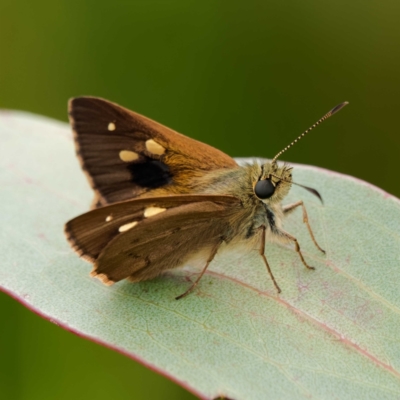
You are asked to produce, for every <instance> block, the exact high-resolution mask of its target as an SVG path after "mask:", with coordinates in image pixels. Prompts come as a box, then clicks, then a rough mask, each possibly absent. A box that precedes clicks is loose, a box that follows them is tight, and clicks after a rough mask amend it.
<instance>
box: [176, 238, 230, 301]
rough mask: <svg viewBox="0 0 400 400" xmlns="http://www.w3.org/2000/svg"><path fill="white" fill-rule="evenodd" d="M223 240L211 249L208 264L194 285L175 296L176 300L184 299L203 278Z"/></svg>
mask: <svg viewBox="0 0 400 400" xmlns="http://www.w3.org/2000/svg"><path fill="white" fill-rule="evenodd" d="M222 242H223V240H222V239H221V240H220V241H219V242H218V243H217V244H216V245H215V246H214V247H213V249H212V250H211V254H210V256H209V257H208V259H207V262H206V265H205V267H204V268H203V270H202V271H201V273H200V275H199V276H198V277H197V279H196V280H195V281H194V282H193V284H192V286H190V288H189V289H188V290H186V292H185V293H182V294H181V295H179V296H178V297H175V300H179V299H182V298H183V297H186V296H187V295H188V294H189V293H190V292H191V291H192V290H193V289H194V288H195V287H196V286H197V284H198V283H199V281H200V279H201V278H202V276H203V275H204V273H205V272H206V271H207V268H208V266H209V265H210V263H211V261H212V260H213V259H214V257H215V255H216V254H217V251H218V249H219V246H221V244H222Z"/></svg>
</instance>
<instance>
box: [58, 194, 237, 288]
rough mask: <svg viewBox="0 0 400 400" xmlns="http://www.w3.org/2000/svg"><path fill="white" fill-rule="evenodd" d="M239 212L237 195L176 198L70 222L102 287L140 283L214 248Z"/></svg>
mask: <svg viewBox="0 0 400 400" xmlns="http://www.w3.org/2000/svg"><path fill="white" fill-rule="evenodd" d="M238 207H241V205H240V200H239V199H237V198H236V197H233V196H218V195H178V196H165V197H158V198H143V199H134V200H129V201H125V202H120V203H115V204H112V205H109V206H106V207H102V208H98V209H96V210H92V211H89V212H88V213H86V214H83V215H81V216H79V217H76V218H74V219H72V220H71V221H69V222H68V223H67V224H66V225H65V233H66V236H67V239H68V241H69V242H70V244H71V246H72V247H73V248H74V250H75V251H76V252H77V253H78V254H79V255H80V256H81V257H82V258H84V259H86V260H87V261H89V262H92V263H93V264H94V271H93V274H92V275H93V276H98V277H99V278H100V279H101V280H102V281H103V283H108V284H109V283H112V282H116V281H119V280H121V279H124V278H127V277H131V279H132V280H135V281H140V280H145V279H150V278H152V277H154V276H157V275H158V274H160V273H161V272H162V271H163V270H165V269H171V268H175V267H177V266H179V265H181V264H182V263H183V262H185V261H186V260H187V259H188V258H189V256H190V255H192V254H195V253H197V252H199V251H201V250H202V249H207V248H208V247H210V246H213V244H214V243H215V241H218V240H220V239H221V236H223V235H224V233H225V232H226V230H227V229H228V216H230V215H232V213H234V212H236V211H237V209H238Z"/></svg>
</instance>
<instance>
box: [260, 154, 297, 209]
mask: <svg viewBox="0 0 400 400" xmlns="http://www.w3.org/2000/svg"><path fill="white" fill-rule="evenodd" d="M292 169H293V168H292V167H289V166H288V165H286V164H284V165H282V166H279V165H278V164H277V163H276V162H267V163H265V164H264V165H262V166H261V173H260V176H259V177H258V180H257V182H255V184H254V194H255V195H256V196H257V197H258V198H259V199H260V200H262V201H264V202H268V203H276V202H281V201H282V200H283V198H284V197H285V196H286V195H287V194H288V193H289V190H290V187H291V185H292Z"/></svg>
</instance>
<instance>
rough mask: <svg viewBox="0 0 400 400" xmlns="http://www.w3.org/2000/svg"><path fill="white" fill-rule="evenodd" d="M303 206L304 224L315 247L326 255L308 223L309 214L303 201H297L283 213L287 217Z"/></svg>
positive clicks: (285, 207) (284, 209)
mask: <svg viewBox="0 0 400 400" xmlns="http://www.w3.org/2000/svg"><path fill="white" fill-rule="evenodd" d="M299 206H301V208H302V209H303V222H304V223H305V224H306V226H307V229H308V232H309V234H310V236H311V239H312V241H313V242H314V244H315V246H316V247H317V249H318V250H320V251H322V253H324V254H325V253H326V252H325V250H324V249H323V248H322V247H321V246H320V245H319V244H318V243H317V241H316V239H315V236H314V233H313V231H312V229H311V226H310V223H309V222H308V214H307V210H306V206H305V205H304V203H303V200H300V201H297V202H296V203H293V204H288V205H287V206H284V207H283V212H284V214H285V215H288V214H290V213H291V212H292V211H293V210H295V209H296V208H297V207H299Z"/></svg>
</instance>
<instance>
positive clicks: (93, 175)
mask: <svg viewBox="0 0 400 400" xmlns="http://www.w3.org/2000/svg"><path fill="white" fill-rule="evenodd" d="M69 115H70V121H71V125H72V127H73V130H74V133H75V143H76V149H77V154H78V157H79V159H80V162H81V165H82V168H83V169H84V171H85V172H86V174H87V177H88V179H89V182H90V184H91V186H92V187H93V189H94V190H95V193H96V195H97V197H98V201H97V202H96V204H97V205H105V204H110V203H114V202H118V201H123V200H127V199H131V198H133V197H137V196H141V195H146V196H147V195H157V196H160V195H163V194H167V193H170V194H173V193H177V194H178V193H190V192H192V191H193V188H192V187H191V183H192V182H193V181H194V180H195V178H196V177H199V176H201V175H203V174H204V173H206V172H207V171H210V170H215V169H221V168H236V167H237V164H236V162H235V161H234V160H233V159H232V158H231V157H229V156H228V155H226V154H225V153H223V152H221V151H219V150H217V149H215V148H213V147H211V146H209V145H207V144H204V143H201V142H198V141H196V140H194V139H190V138H188V137H186V136H184V135H181V134H179V133H177V132H175V131H173V130H171V129H169V128H167V127H165V126H163V125H161V124H159V123H157V122H155V121H152V120H151V119H149V118H146V117H144V116H142V115H140V114H137V113H134V112H132V111H129V110H127V109H125V108H123V107H121V106H119V105H117V104H114V103H111V102H109V101H107V100H103V99H100V98H96V97H78V98H75V99H72V100H70V104H69Z"/></svg>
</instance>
